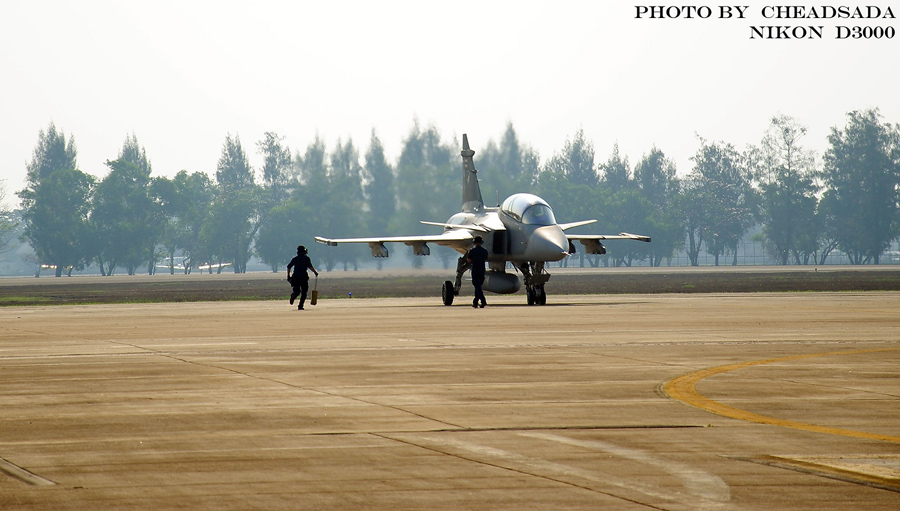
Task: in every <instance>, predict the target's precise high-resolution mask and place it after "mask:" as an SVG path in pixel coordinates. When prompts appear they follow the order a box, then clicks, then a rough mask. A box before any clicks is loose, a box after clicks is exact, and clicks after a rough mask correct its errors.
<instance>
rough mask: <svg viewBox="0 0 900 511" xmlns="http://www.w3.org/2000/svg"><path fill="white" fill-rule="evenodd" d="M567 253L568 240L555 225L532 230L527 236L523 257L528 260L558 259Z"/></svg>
mask: <svg viewBox="0 0 900 511" xmlns="http://www.w3.org/2000/svg"><path fill="white" fill-rule="evenodd" d="M567 255H569V240H568V238H566V235H565V233H564V232H563V231H562V229H560V228H559V227H558V226H556V225H547V226H544V227H539V228H537V229H535V230H534V232H533V233H532V234H531V236H530V237H529V238H528V247H527V248H526V249H525V258H526V259H528V260H529V261H559V260H560V259H562V258H564V257H566V256H567Z"/></svg>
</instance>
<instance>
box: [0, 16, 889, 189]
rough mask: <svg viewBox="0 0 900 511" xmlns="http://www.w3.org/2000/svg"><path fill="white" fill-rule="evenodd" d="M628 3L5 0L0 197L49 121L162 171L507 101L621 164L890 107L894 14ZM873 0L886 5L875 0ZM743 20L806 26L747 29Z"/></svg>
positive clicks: (391, 141) (398, 129)
mask: <svg viewBox="0 0 900 511" xmlns="http://www.w3.org/2000/svg"><path fill="white" fill-rule="evenodd" d="M636 3H639V2H621V1H605V2H601V1H599V0H585V1H573V0H561V1H559V2H547V1H546V0H545V1H525V0H518V1H506V0H502V1H501V0H497V1H490V0H478V1H452V2H450V1H431V0H412V1H395V0H382V1H340V0H338V1H327V2H324V1H296V0H294V1H291V0H287V1H280V2H279V1H253V2H247V1H159V0H154V1H143V2H139V1H96V0H83V1H78V2H73V1H62V0H55V1H51V0H23V1H20V0H10V1H5V2H3V4H2V6H0V13H2V15H0V77H2V81H0V84H2V85H0V180H3V181H4V185H5V188H6V192H7V203H10V204H17V202H18V198H17V197H16V196H15V192H16V191H18V190H20V189H22V188H23V187H24V178H25V166H26V164H27V163H28V162H29V161H30V160H31V156H32V152H33V150H34V147H35V145H36V143H37V140H38V134H39V132H40V130H42V129H46V128H47V126H48V125H49V123H50V122H51V121H53V122H55V123H56V126H57V128H59V129H61V130H63V131H64V132H65V134H66V136H67V137H68V136H70V135H74V137H75V142H76V145H77V148H78V163H79V167H80V170H82V171H84V172H87V173H90V174H93V175H95V176H98V177H102V176H104V175H105V174H106V171H107V168H106V166H105V165H104V162H105V161H106V160H107V159H115V158H116V157H117V156H118V152H119V150H120V149H121V147H122V144H123V142H124V141H125V138H126V137H127V136H128V135H129V134H131V133H134V134H135V135H136V136H137V138H138V141H139V143H140V144H141V145H143V146H144V147H145V148H146V150H147V154H148V156H149V158H150V161H151V163H152V165H153V170H154V174H155V175H166V176H173V175H174V174H175V173H177V172H178V171H179V170H181V169H187V170H188V171H190V172H195V171H202V172H207V173H209V174H211V175H214V173H215V167H216V162H217V161H218V159H219V156H220V153H221V149H222V145H223V143H224V141H225V137H226V135H227V134H228V133H231V134H237V135H239V136H240V138H241V142H242V143H243V145H244V149H245V150H246V151H247V153H248V154H249V155H250V159H251V163H252V164H253V165H254V166H258V164H259V162H260V157H259V155H258V154H257V148H256V142H257V141H259V140H260V139H262V137H263V133H264V132H266V131H275V132H277V133H279V134H280V135H283V136H285V137H286V139H285V142H286V143H287V144H288V145H289V146H290V148H291V150H292V152H297V151H300V152H303V151H304V150H305V149H306V147H307V145H308V144H309V143H310V142H312V141H313V139H314V137H315V136H316V134H317V133H318V134H319V135H320V136H321V137H322V138H323V140H324V141H325V142H326V144H327V147H328V150H329V151H330V150H331V149H333V148H334V145H335V143H336V142H337V140H338V138H340V139H342V140H343V141H344V142H346V141H347V139H348V138H352V139H353V142H354V144H355V145H356V147H357V148H358V149H359V151H360V153H361V154H364V152H365V150H366V149H367V148H368V144H369V136H370V132H371V130H372V129H373V128H375V129H376V132H377V134H378V136H379V138H380V139H381V140H382V142H383V143H384V145H385V148H386V150H387V152H388V157H389V159H391V160H392V161H396V158H397V156H399V151H400V147H401V144H402V141H403V139H404V138H406V136H407V135H408V133H409V131H410V129H411V128H412V126H413V120H414V119H418V120H419V122H420V125H421V126H422V127H423V128H424V127H427V126H428V125H431V124H433V125H435V126H436V127H437V128H438V129H439V130H440V131H441V133H442V135H443V137H444V139H445V141H450V140H451V139H454V138H455V139H458V138H459V137H461V135H462V133H468V134H469V140H470V142H471V143H472V146H473V149H475V150H476V151H478V150H479V149H480V148H482V147H484V146H485V144H486V143H487V142H488V139H494V140H495V141H498V140H499V139H500V137H501V136H502V134H503V131H504V129H505V127H506V124H507V123H508V122H510V121H511V122H512V123H513V126H514V127H515V128H516V131H517V132H518V134H519V138H520V140H521V141H522V142H523V143H525V144H527V145H530V146H532V147H534V148H535V149H537V150H538V151H539V153H540V155H541V158H542V160H546V159H547V158H549V157H551V156H552V155H553V153H555V152H556V151H559V150H561V149H562V147H563V145H564V144H565V141H566V139H569V138H571V137H572V136H573V135H574V134H575V132H576V131H577V130H578V129H579V128H581V129H583V130H584V133H585V136H586V137H587V138H588V139H589V140H591V141H592V142H593V143H594V148H595V151H596V155H597V162H601V161H605V160H606V159H607V158H608V156H609V154H610V153H611V151H612V148H613V144H615V143H616V142H618V143H619V148H620V151H621V152H622V153H623V154H624V155H626V156H628V158H629V160H630V163H631V164H632V165H634V164H635V163H637V161H638V160H639V159H640V157H641V156H642V155H643V154H646V153H647V152H649V150H650V149H651V147H652V146H653V145H656V146H657V147H658V148H660V149H661V150H663V151H664V152H665V153H666V154H668V155H669V156H670V157H672V158H674V160H675V162H676V164H677V166H678V171H679V173H680V174H686V173H687V172H688V171H689V170H690V168H691V162H690V160H689V158H690V157H691V156H692V155H693V154H694V153H695V152H696V150H697V147H698V142H697V138H696V134H699V135H701V136H703V137H704V138H707V139H710V140H722V141H725V142H730V143H733V144H734V145H735V146H737V147H738V148H739V149H743V148H744V147H745V146H746V144H748V143H752V144H758V143H759V141H760V140H761V138H762V136H763V133H764V131H765V129H766V127H767V125H768V121H769V119H770V118H771V117H772V116H773V115H775V114H777V113H783V114H786V115H790V116H793V117H795V118H796V119H797V120H799V121H800V122H801V123H802V124H804V125H806V126H807V127H808V128H809V134H808V136H807V138H806V140H805V144H806V146H807V147H808V148H810V149H815V150H816V151H818V152H819V153H821V152H822V151H824V149H825V147H826V145H827V141H826V137H827V135H828V133H829V131H830V128H831V127H832V126H839V127H843V126H844V125H845V122H846V118H845V114H846V113H847V112H849V111H851V110H855V109H865V108H870V107H879V108H880V109H881V113H882V114H883V116H884V119H883V120H884V121H885V122H891V123H897V122H900V92H898V91H900V80H898V78H900V58H898V55H900V35H898V36H895V38H894V39H892V40H880V41H878V40H869V41H859V40H835V38H834V32H835V29H834V25H836V24H841V25H852V24H857V23H858V21H857V20H844V21H834V20H766V19H764V18H763V17H762V15H761V10H762V8H763V7H764V6H766V5H769V4H768V3H766V2H755V1H754V2H751V3H750V6H749V9H748V10H747V13H748V18H747V19H744V20H724V19H715V18H716V16H717V14H718V7H717V6H718V5H719V4H716V3H708V4H705V5H708V6H710V7H712V8H713V13H714V14H713V18H710V19H706V20H702V19H693V20H687V19H675V20H672V19H669V20H650V19H635V12H636V10H635V4H636ZM723 3H724V2H723ZM842 3H848V4H849V5H851V6H855V5H868V4H878V3H879V2H875V1H873V2H867V3H861V4H854V3H853V2H842ZM892 4H893V5H892ZM700 5H704V4H700ZM795 5H803V4H802V3H800V2H796V3H795ZM806 5H822V4H821V2H819V3H815V4H806ZM881 5H882V7H887V6H892V9H893V10H894V11H896V12H895V13H894V14H895V15H900V6H897V5H896V0H890V1H884V2H881ZM862 23H866V22H865V20H863V21H862ZM868 24H871V25H880V26H892V27H894V29H895V30H898V29H900V23H898V22H897V20H896V19H882V20H874V21H870V22H868ZM751 25H825V27H826V31H825V38H824V39H822V40H789V41H785V40H758V39H757V40H751V39H750V28H749V27H750V26H751ZM475 163H476V166H477V164H478V155H477V154H476V156H475ZM514 191H517V190H510V191H509V192H510V193H512V192H514Z"/></svg>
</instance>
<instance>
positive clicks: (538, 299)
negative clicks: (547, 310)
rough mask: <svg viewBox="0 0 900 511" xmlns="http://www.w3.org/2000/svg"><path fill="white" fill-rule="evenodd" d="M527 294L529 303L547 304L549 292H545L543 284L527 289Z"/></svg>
mask: <svg viewBox="0 0 900 511" xmlns="http://www.w3.org/2000/svg"><path fill="white" fill-rule="evenodd" d="M525 296H526V298H527V299H528V305H547V293H545V292H544V286H543V285H540V286H534V287H530V288H528V289H526V290H525Z"/></svg>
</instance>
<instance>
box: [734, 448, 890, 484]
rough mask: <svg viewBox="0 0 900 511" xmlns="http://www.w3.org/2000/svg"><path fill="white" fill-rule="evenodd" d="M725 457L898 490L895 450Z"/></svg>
mask: <svg viewBox="0 0 900 511" xmlns="http://www.w3.org/2000/svg"><path fill="white" fill-rule="evenodd" d="M726 457H727V458H731V459H735V460H740V461H749V462H751V463H758V464H760V465H766V466H770V467H777V468H783V469H787V470H794V471H797V472H802V473H805V474H812V475H817V476H820V477H827V478H829V479H836V480H838V481H844V482H848V483H854V484H861V485H864V486H869V487H872V488H879V489H882V490H888V491H893V492H898V493H900V455H897V454H860V455H847V454H843V455H830V456H826V455H822V456H808V455H803V456H800V455H762V456H746V457H745V456H726Z"/></svg>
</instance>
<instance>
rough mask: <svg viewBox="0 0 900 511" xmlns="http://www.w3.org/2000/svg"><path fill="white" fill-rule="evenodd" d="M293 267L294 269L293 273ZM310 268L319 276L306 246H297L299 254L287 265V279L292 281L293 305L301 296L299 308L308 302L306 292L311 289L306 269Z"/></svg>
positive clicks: (301, 308)
mask: <svg viewBox="0 0 900 511" xmlns="http://www.w3.org/2000/svg"><path fill="white" fill-rule="evenodd" d="M291 268H293V269H294V272H293V274H292V273H291ZM307 268H309V269H310V270H312V271H313V273H315V274H316V277H318V276H319V272H317V271H316V269H315V268H314V267H313V264H312V261H311V260H310V259H309V255H307V251H306V247H304V246H303V245H300V246H299V247H297V256H296V257H294V258H293V259H291V262H289V263H288V265H287V279H288V282H290V283H291V288H292V291H291V305H294V300H295V299H296V298H297V297H298V296H299V297H300V305H298V306H297V310H301V311H302V310H304V309H303V304H304V303H305V302H306V292H307V291H309V274H308V273H306V269H307Z"/></svg>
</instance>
